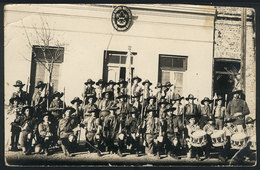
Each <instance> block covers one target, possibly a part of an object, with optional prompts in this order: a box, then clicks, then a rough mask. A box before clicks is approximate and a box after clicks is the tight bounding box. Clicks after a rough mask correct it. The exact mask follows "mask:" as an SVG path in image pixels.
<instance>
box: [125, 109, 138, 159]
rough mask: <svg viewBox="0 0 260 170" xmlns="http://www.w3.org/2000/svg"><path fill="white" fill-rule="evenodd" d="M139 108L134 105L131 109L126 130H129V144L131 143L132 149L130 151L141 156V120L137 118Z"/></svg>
mask: <svg viewBox="0 0 260 170" xmlns="http://www.w3.org/2000/svg"><path fill="white" fill-rule="evenodd" d="M136 114H137V109H136V108H134V107H132V108H131V109H130V115H131V117H129V118H128V119H127V120H126V130H127V136H128V138H127V144H131V145H132V147H131V151H130V153H136V156H137V157H138V156H139V151H140V146H139V139H140V124H141V122H140V120H138V119H137V115H136Z"/></svg>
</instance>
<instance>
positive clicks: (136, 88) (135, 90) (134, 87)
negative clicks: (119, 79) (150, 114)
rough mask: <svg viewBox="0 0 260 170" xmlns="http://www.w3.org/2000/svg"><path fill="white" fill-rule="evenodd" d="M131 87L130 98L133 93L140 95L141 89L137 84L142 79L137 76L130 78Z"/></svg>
mask: <svg viewBox="0 0 260 170" xmlns="http://www.w3.org/2000/svg"><path fill="white" fill-rule="evenodd" d="M132 81H133V85H132V94H131V95H132V96H133V95H134V94H135V93H141V92H142V87H141V86H140V85H139V83H140V82H141V81H142V79H141V78H140V77H138V76H135V77H133V78H132Z"/></svg>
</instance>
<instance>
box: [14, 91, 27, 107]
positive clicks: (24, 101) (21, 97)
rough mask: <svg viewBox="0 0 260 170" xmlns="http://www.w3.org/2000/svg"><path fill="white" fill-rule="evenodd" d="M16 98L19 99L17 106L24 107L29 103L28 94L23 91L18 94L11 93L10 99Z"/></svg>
mask: <svg viewBox="0 0 260 170" xmlns="http://www.w3.org/2000/svg"><path fill="white" fill-rule="evenodd" d="M16 96H18V98H19V104H22V105H25V104H28V103H29V94H28V93H27V92H25V91H23V90H20V91H18V92H13V94H12V98H14V97H16Z"/></svg>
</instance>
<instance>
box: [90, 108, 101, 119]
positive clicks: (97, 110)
mask: <svg viewBox="0 0 260 170" xmlns="http://www.w3.org/2000/svg"><path fill="white" fill-rule="evenodd" d="M99 112H100V110H99V109H93V110H89V111H88V113H91V114H92V113H95V115H94V117H99Z"/></svg>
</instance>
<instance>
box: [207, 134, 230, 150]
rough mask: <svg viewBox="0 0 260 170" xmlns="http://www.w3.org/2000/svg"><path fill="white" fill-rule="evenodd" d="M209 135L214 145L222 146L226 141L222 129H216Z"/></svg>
mask: <svg viewBox="0 0 260 170" xmlns="http://www.w3.org/2000/svg"><path fill="white" fill-rule="evenodd" d="M210 137H211V141H212V145H213V146H214V147H220V146H224V145H226V143H227V137H226V132H225V131H224V130H216V131H214V132H213V134H212V135H211V136H210Z"/></svg>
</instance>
